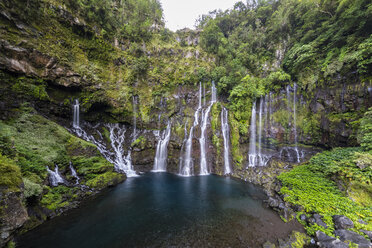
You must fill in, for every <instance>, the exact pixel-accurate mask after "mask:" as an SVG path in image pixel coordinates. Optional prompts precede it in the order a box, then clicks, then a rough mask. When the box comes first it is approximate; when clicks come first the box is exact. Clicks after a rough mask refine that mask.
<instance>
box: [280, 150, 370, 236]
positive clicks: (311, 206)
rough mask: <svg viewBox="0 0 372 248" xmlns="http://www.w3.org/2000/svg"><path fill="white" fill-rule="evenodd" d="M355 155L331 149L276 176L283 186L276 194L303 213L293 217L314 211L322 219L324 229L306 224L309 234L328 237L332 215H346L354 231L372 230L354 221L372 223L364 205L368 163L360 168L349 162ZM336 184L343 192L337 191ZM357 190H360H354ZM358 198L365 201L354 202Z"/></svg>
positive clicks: (367, 197)
mask: <svg viewBox="0 0 372 248" xmlns="http://www.w3.org/2000/svg"><path fill="white" fill-rule="evenodd" d="M358 152H361V149H360V148H335V149H333V150H332V151H326V152H323V153H320V154H317V155H315V156H314V157H313V158H311V159H310V161H309V162H308V163H307V164H305V165H300V166H298V167H296V168H294V169H293V170H291V171H289V172H287V173H283V174H281V175H280V176H279V177H278V179H279V180H280V181H281V182H282V184H283V187H282V188H281V190H280V193H281V194H283V195H284V199H285V201H287V202H289V203H291V204H293V205H298V206H301V208H302V209H303V212H298V213H297V217H298V216H299V215H300V214H301V213H314V212H316V213H319V214H320V215H322V216H323V221H324V222H325V223H326V224H327V226H328V228H327V229H325V228H324V227H321V226H318V225H316V224H313V225H309V226H306V229H307V231H308V233H309V234H311V235H314V233H315V231H316V230H322V231H324V232H325V233H327V234H328V235H331V236H332V235H333V230H334V227H333V221H332V216H333V215H345V216H347V217H348V218H350V219H351V220H353V221H354V224H355V227H356V230H358V229H362V228H364V229H368V230H372V225H371V224H368V225H367V226H364V225H362V224H360V223H359V222H358V220H359V219H363V220H365V221H366V222H367V223H372V222H371V220H372V211H371V208H370V206H371V205H366V204H369V203H370V202H371V200H372V199H371V198H372V197H371V194H368V193H367V192H370V190H371V189H370V186H371V180H372V167H371V164H369V166H367V167H365V168H363V169H361V168H359V167H358V165H357V164H356V163H355V162H353V160H354V159H355V157H357V156H359V155H358ZM369 155H370V154H369ZM340 185H343V187H344V190H345V191H340V189H339V187H340ZM360 188H362V189H363V190H362V191H361V190H358V189H360ZM365 189H367V191H364V190H365ZM354 192H355V193H354ZM348 194H349V195H348ZM360 194H362V195H360ZM349 196H350V198H349ZM353 196H354V197H353ZM361 196H362V197H366V198H365V199H363V200H362V201H360V200H357V199H355V198H360V197H361ZM352 199H354V200H355V201H353V200H352ZM303 224H305V223H303Z"/></svg>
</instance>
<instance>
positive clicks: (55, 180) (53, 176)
mask: <svg viewBox="0 0 372 248" xmlns="http://www.w3.org/2000/svg"><path fill="white" fill-rule="evenodd" d="M46 169H47V171H48V173H49V181H50V184H51V185H52V186H53V187H56V186H58V184H65V180H64V179H63V178H62V176H61V175H60V174H59V171H58V165H55V168H54V171H52V170H50V169H49V167H48V166H47V167H46Z"/></svg>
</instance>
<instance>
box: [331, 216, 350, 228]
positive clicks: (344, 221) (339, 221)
mask: <svg viewBox="0 0 372 248" xmlns="http://www.w3.org/2000/svg"><path fill="white" fill-rule="evenodd" d="M332 218H333V222H334V223H335V228H336V229H348V228H353V227H354V223H353V222H352V221H351V220H350V219H349V218H348V217H346V216H343V215H333V216H332Z"/></svg>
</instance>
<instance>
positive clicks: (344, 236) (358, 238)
mask: <svg viewBox="0 0 372 248" xmlns="http://www.w3.org/2000/svg"><path fill="white" fill-rule="evenodd" d="M335 235H336V236H339V237H340V239H341V240H342V241H351V242H353V243H355V244H357V245H358V247H359V248H370V247H371V246H372V243H371V242H369V241H368V240H366V239H365V238H364V237H363V236H362V235H359V234H357V233H355V232H353V231H349V230H343V229H340V230H336V231H335Z"/></svg>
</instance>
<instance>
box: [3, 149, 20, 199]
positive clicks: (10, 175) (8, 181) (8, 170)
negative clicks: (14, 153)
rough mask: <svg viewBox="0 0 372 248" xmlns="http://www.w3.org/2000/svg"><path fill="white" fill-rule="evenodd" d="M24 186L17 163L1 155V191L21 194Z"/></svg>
mask: <svg viewBox="0 0 372 248" xmlns="http://www.w3.org/2000/svg"><path fill="white" fill-rule="evenodd" d="M21 184H22V175H21V170H20V168H19V167H18V166H17V165H16V164H15V162H14V161H13V160H11V159H9V158H7V157H5V156H3V155H1V153H0V189H1V188H5V191H8V192H10V191H12V192H19V191H20V187H21Z"/></svg>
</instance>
